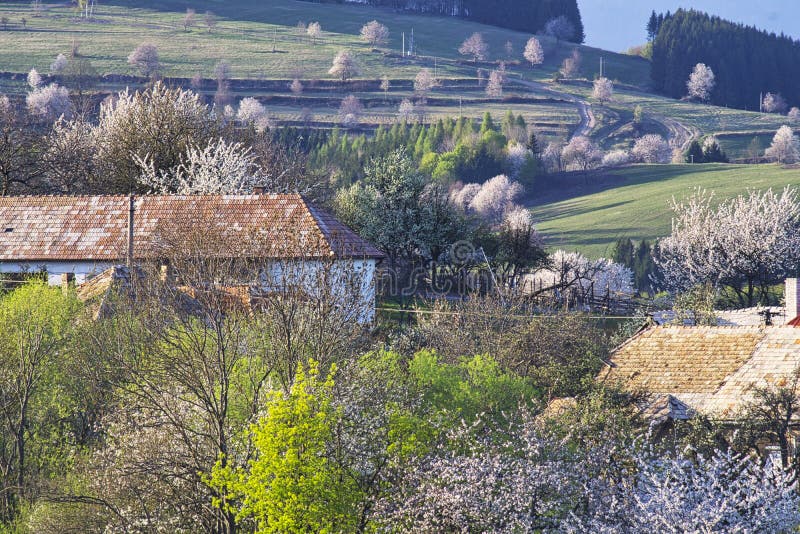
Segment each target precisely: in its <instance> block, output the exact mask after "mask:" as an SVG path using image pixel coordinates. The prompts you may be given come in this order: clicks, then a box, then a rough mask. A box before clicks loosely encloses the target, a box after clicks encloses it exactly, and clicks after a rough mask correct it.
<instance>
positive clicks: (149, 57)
mask: <svg viewBox="0 0 800 534" xmlns="http://www.w3.org/2000/svg"><path fill="white" fill-rule="evenodd" d="M128 65H130V66H131V67H134V68H136V69H138V70H139V72H140V73H141V75H142V76H147V77H150V76H156V75H157V74H158V72H159V71H160V70H161V63H160V61H159V59H158V48H156V46H155V45H153V44H149V43H142V44H140V45H139V46H137V47H136V49H134V51H133V52H131V53H130V55H129V56H128Z"/></svg>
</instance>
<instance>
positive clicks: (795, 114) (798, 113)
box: [786, 107, 800, 121]
mask: <svg viewBox="0 0 800 534" xmlns="http://www.w3.org/2000/svg"><path fill="white" fill-rule="evenodd" d="M786 116H787V117H789V118H790V119H792V120H793V121H796V120H798V119H800V108H798V107H792V109H790V110H789V113H787V114H786Z"/></svg>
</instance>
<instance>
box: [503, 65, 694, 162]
mask: <svg viewBox="0 0 800 534" xmlns="http://www.w3.org/2000/svg"><path fill="white" fill-rule="evenodd" d="M516 81H517V83H519V84H520V85H522V86H524V87H528V88H529V89H532V90H535V91H539V92H542V93H547V94H549V95H552V96H553V97H555V98H559V99H561V100H565V101H568V102H570V103H572V104H574V105H575V107H576V108H577V110H578V114H579V115H580V118H581V120H580V122H579V123H578V127H577V128H575V131H574V132H572V136H571V137H577V136H580V135H589V134H590V133H591V132H592V130H593V129H594V127H595V124H596V123H595V118H594V113H593V112H592V105H591V103H590V102H587V101H586V100H583V99H582V98H580V97H578V96H575V95H573V94H570V93H565V92H563V91H559V90H557V89H554V88H553V86H552V85H549V84H545V83H542V82H532V81H527V80H516ZM648 117H649V118H651V119H653V120H654V121H656V122H659V123H661V124H662V125H663V126H664V128H665V129H666V130H667V132H669V133H668V139H667V140H668V141H669V144H670V145H671V146H672V147H673V148H676V149H679V150H680V151H681V152H685V151H686V150H687V149H688V148H689V144H690V143H691V142H692V141H693V140H694V139H697V138H699V137H700V136H701V135H702V132H701V131H700V130H698V129H697V128H695V127H693V126H687V125H686V124H683V123H682V122H680V121H677V120H675V119H673V118H671V117H667V116H665V115H660V114H653V113H648Z"/></svg>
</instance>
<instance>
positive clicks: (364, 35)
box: [361, 20, 389, 47]
mask: <svg viewBox="0 0 800 534" xmlns="http://www.w3.org/2000/svg"><path fill="white" fill-rule="evenodd" d="M361 39H362V40H363V41H366V42H368V43H369V44H370V45H371V46H373V47H375V46H378V45H383V44H386V43H387V41H388V40H389V28H387V27H386V26H384V25H383V24H381V23H380V22H378V21H377V20H372V21H370V22H367V23H366V24H364V26H362V27H361Z"/></svg>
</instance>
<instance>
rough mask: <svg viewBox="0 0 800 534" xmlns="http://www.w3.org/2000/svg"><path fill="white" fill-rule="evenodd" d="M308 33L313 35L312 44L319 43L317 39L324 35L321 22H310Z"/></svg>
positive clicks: (310, 35)
mask: <svg viewBox="0 0 800 534" xmlns="http://www.w3.org/2000/svg"><path fill="white" fill-rule="evenodd" d="M306 33H307V34H308V36H309V37H311V44H317V39H319V38H320V36H321V35H322V26H320V24H319V22H310V23H309V24H308V27H307V28H306Z"/></svg>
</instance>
